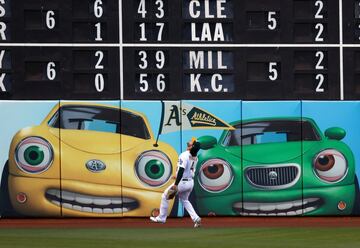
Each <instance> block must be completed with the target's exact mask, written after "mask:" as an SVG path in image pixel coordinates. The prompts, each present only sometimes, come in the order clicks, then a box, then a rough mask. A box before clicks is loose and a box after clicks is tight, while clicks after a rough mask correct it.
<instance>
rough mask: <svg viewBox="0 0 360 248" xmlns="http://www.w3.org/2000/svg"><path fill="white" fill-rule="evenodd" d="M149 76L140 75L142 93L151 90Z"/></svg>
mask: <svg viewBox="0 0 360 248" xmlns="http://www.w3.org/2000/svg"><path fill="white" fill-rule="evenodd" d="M146 78H147V74H144V73H142V74H140V79H139V84H140V90H141V92H146V91H147V90H148V89H149V83H148V81H147V80H146Z"/></svg>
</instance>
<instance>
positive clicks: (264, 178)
mask: <svg viewBox="0 0 360 248" xmlns="http://www.w3.org/2000/svg"><path fill="white" fill-rule="evenodd" d="M0 119H1V122H0V169H1V172H2V173H1V175H2V176H1V188H0V212H1V215H2V216H3V217H19V216H21V217H47V216H49V217H123V216H124V217H125V216H126V217H131V216H150V215H157V214H158V207H159V205H160V200H161V194H162V192H163V191H164V190H165V189H166V188H167V187H168V186H169V185H171V184H172V183H173V182H174V176H175V173H176V167H177V164H176V163H177V159H178V155H179V154H180V153H181V152H182V151H183V150H184V149H185V147H186V142H187V141H188V140H189V139H191V138H192V137H197V138H198V140H199V141H200V142H201V146H202V150H201V151H200V153H199V162H198V164H197V167H196V172H195V178H194V182H195V186H194V191H193V193H192V195H191V201H192V202H193V203H194V206H195V208H196V210H197V211H198V212H199V213H200V215H202V216H207V215H211V216H214V215H215V216H220V215H221V216H233V215H234V216H237V215H238V216H294V215H301V216H302V215H306V216H307V215H313V216H314V215H331V216H333V215H358V214H359V208H360V204H359V183H358V177H357V175H359V173H360V169H359V166H358V165H359V163H360V149H359V147H360V129H359V127H360V102H356V101H353V102H351V101H349V102H348V101H341V102H335V101H332V102H320V101H313V102H312V101H278V102H277V101H271V102H270V101H264V102H261V101H256V102H250V101H192V100H184V101H42V102H38V101H0ZM170 209H171V213H170V215H171V216H183V215H184V214H185V213H184V210H183V207H182V206H181V204H180V202H179V201H178V199H177V198H175V200H173V201H171V204H170Z"/></svg>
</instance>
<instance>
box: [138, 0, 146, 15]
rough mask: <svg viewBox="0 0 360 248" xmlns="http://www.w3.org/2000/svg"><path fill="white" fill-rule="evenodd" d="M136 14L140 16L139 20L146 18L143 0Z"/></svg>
mask: <svg viewBox="0 0 360 248" xmlns="http://www.w3.org/2000/svg"><path fill="white" fill-rule="evenodd" d="M137 12H138V14H140V15H141V18H146V13H147V11H146V8H145V0H140V3H139V7H138V11H137Z"/></svg>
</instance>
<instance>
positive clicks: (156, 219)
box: [150, 216, 165, 224]
mask: <svg viewBox="0 0 360 248" xmlns="http://www.w3.org/2000/svg"><path fill="white" fill-rule="evenodd" d="M150 220H151V221H152V222H155V223H161V224H164V223H165V222H164V221H161V220H159V219H158V218H157V217H153V216H151V217H150Z"/></svg>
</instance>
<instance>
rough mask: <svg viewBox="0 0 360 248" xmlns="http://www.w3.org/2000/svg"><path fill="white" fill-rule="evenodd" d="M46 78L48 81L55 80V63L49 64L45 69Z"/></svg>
mask: <svg viewBox="0 0 360 248" xmlns="http://www.w3.org/2000/svg"><path fill="white" fill-rule="evenodd" d="M46 76H47V78H48V79H49V80H50V81H53V80H54V79H55V78H56V70H55V63H54V62H49V63H48V64H47V67H46Z"/></svg>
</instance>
